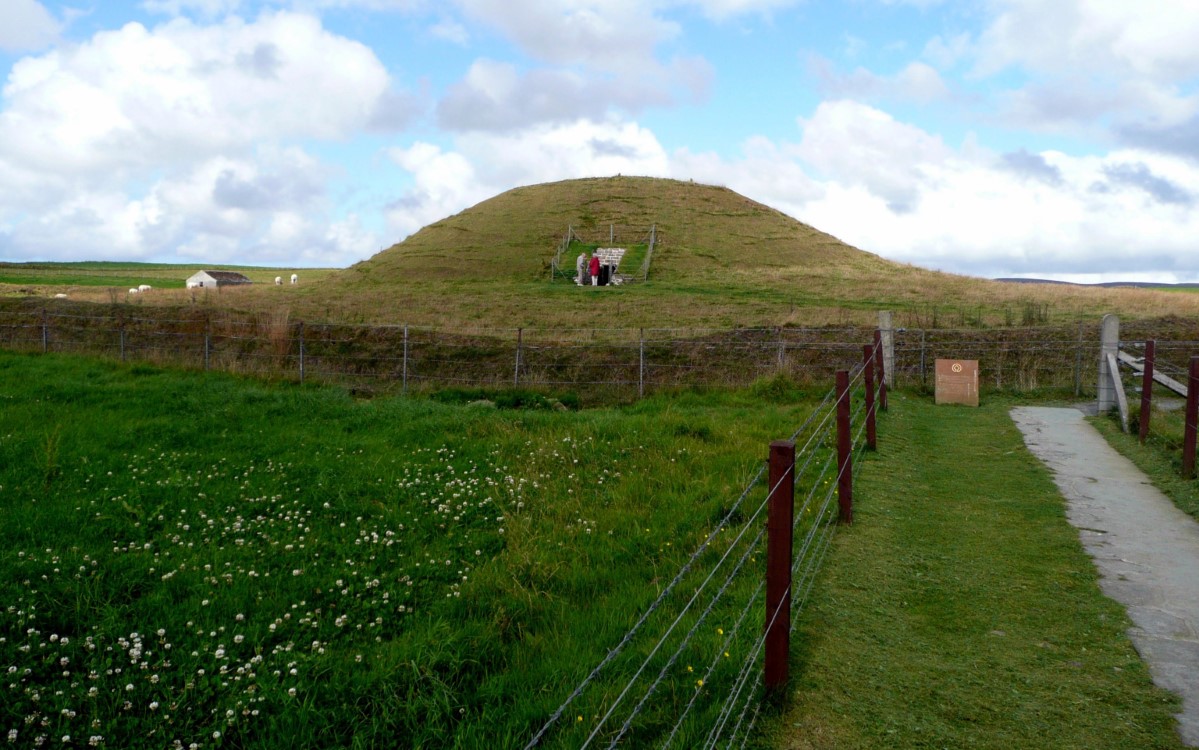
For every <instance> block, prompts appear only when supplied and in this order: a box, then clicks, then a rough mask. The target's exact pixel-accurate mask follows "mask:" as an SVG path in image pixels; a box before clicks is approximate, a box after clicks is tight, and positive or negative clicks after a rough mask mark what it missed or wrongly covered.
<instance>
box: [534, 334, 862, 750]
mask: <svg viewBox="0 0 1199 750" xmlns="http://www.w3.org/2000/svg"><path fill="white" fill-rule="evenodd" d="M859 350H861V345H859ZM868 351H869V352H870V356H869V357H868V358H866V359H865V360H864V361H863V362H862V363H860V364H858V365H856V366H855V367H854V368H852V369H851V370H848V371H842V372H841V373H840V375H839V377H841V378H844V382H845V383H846V385H845V386H844V389H843V390H839V389H833V390H830V391H829V392H828V393H827V394H826V395H825V397H824V399H823V401H822V402H821V403H820V404H819V405H818V406H817V407H816V408H815V409H814V410H813V411H812V412H811V414H810V415H809V416H808V418H807V419H806V420H805V422H804V423H803V424H802V425H800V426H799V427H798V428H797V429H796V430H795V432H794V433H793V434H792V435H791V437H790V439H789V440H788V441H783V442H784V443H785V444H786V445H787V446H790V449H791V450H792V451H793V452H792V454H791V458H790V459H789V462H788V463H786V464H785V465H781V467H775V466H772V467H771V471H770V472H769V477H768V472H767V468H768V466H767V464H765V463H763V464H762V465H761V466H760V467H759V468H758V469H757V470H756V472H755V473H754V474H753V476H752V478H750V479H749V481H748V483H747V484H746V486H745V487H744V489H743V490H742V491H741V492H740V494H739V495H738V496H737V497H736V498H735V499H732V501H731V502H730V503H729V504H728V508H727V510H726V511H725V513H724V514H723V515H722V516H721V518H720V519H719V521H718V522H717V523H716V525H715V527H714V528H713V529H712V530H711V531H710V532H708V533H707V534H706V535H705V536H704V537H703V539H702V540H700V542H699V543H698V545H697V546H696V547H695V549H694V550H693V551H692V552H691V553H690V555H689V556H688V557H687V558H686V559H685V561H684V562H683V564H682V565H681V567H680V568H679V569H678V572H677V573H676V574H675V575H674V577H673V578H672V579H671V581H670V582H669V583H668V584H667V585H666V586H664V587H663V588H662V589H661V591H660V592H659V593H658V595H657V597H656V598H655V599H654V600H653V601H652V602H651V603H650V604H649V605H648V606H647V607H646V608H645V610H644V611H643V612H641V614H640V615H639V616H638V617H637V619H636V621H635V622H634V623H633V625H632V626H631V627H630V628H629V630H628V631H627V632H626V633H624V635H623V636H621V637H620V638H619V639H616V642H615V645H614V646H612V647H611V648H610V649H609V650H608V651H607V653H606V655H605V656H604V657H603V658H602V659H601V660H600V661H599V662H598V663H597V664H596V665H595V666H594V667H592V668H591V669H589V670H587V671H586V673H585V676H582V677H581V679H579V680H578V682H577V683H575V684H573V687H571V685H570V684H566V685H563V686H562V687H561V693H560V695H561V696H562V697H561V698H560V702H558V703H557V706H556V708H554V709H553V710H552V711H550V710H548V705H551V704H547V711H546V714H547V718H545V720H544V721H543V723H541V725H540V726H539V727H537V728H536V730H535V731H533V732H532V733H531V735H530V738H529V739H528V741H527V743H526V744H525V745H524V748H525V750H533V749H534V748H539V747H556V748H557V747H570V748H588V747H593V746H594V747H601V746H603V747H606V748H609V750H611V749H613V748H617V747H659V748H671V747H674V748H715V747H717V746H724V747H730V748H731V747H745V746H746V745H747V743H749V741H750V739H751V737H753V736H754V731H755V728H756V726H757V724H758V721H759V720H760V718H761V716H762V715H763V713H762V711H763V707H764V706H766V705H768V700H767V697H768V696H767V694H768V692H769V691H768V688H767V686H766V682H765V680H764V674H765V670H766V662H767V661H768V660H769V659H770V658H771V657H770V655H769V654H768V653H766V651H767V640H768V638H770V637H771V631H772V628H773V627H774V626H775V625H776V624H777V623H779V622H785V623H787V625H786V629H787V631H788V635H789V633H790V632H791V631H793V630H794V629H795V627H796V624H797V622H798V619H799V618H798V615H799V613H800V612H801V611H802V609H803V607H804V605H805V604H806V602H807V600H808V595H809V593H810V592H811V590H812V587H813V584H814V582H815V581H816V578H817V576H818V573H819V571H820V568H821V565H822V564H823V562H824V560H825V558H826V555H827V552H828V549H829V547H830V544H831V541H832V538H833V534H834V533H835V529H836V527H837V525H838V523H839V521H843V520H845V519H846V515H845V509H844V507H840V506H841V502H844V501H845V500H846V499H847V498H845V497H843V495H844V494H845V493H846V490H845V489H844V487H845V484H844V480H845V479H846V478H847V475H852V473H853V472H854V471H855V469H854V467H860V465H861V464H860V461H859V460H857V459H860V457H861V455H862V453H863V452H864V451H866V450H867V448H868V444H869V440H870V438H868V439H864V437H865V436H866V435H867V434H870V435H871V436H872V435H873V427H872V424H873V419H874V412H875V411H876V409H877V408H878V407H877V404H878V400H877V397H878V396H879V395H880V394H882V393H883V392H884V390H883V386H882V380H881V378H880V379H879V380H878V381H877V382H878V386H877V387H876V386H875V380H874V379H873V377H871V376H872V375H873V370H872V368H874V367H875V366H876V363H877V364H878V366H879V368H880V370H881V358H880V357H879V356H877V354H878V349H877V345H875V346H871V347H869V349H868ZM880 374H881V373H880ZM851 405H852V407H853V408H852V409H851ZM840 415H844V417H845V420H844V424H839V422H841V419H840ZM850 425H852V426H854V427H855V428H856V431H855V432H852V434H851V433H850V432H849V426H850ZM868 425H871V427H870V429H868ZM841 430H844V431H843V432H839V431H841ZM840 440H845V441H846V442H847V443H848V445H849V446H850V448H849V450H850V452H851V454H852V456H845V455H839V450H838V445H837V443H838V442H839V441H840ZM772 449H773V446H772ZM772 463H773V458H772ZM780 492H782V493H784V494H783V495H782V497H783V502H785V503H786V504H787V506H788V508H789V510H793V513H792V514H791V515H790V516H788V517H787V518H788V520H789V523H788V524H787V525H788V526H789V528H788V529H787V532H788V538H787V543H786V549H787V550H788V551H789V552H790V555H789V558H785V559H784V565H785V567H786V568H787V569H788V572H789V576H790V577H789V581H790V585H789V586H788V592H789V593H788V596H787V597H786V598H782V599H779V601H778V603H777V604H776V605H774V606H773V607H772V606H770V605H769V604H768V597H769V596H771V593H770V591H769V589H770V587H769V586H768V585H767V576H768V565H769V563H768V560H767V558H768V557H769V556H771V554H770V553H771V550H770V549H769V548H768V546H772V545H774V544H775V543H776V542H775V539H774V534H775V532H774V531H773V528H772V529H771V532H770V534H769V536H770V537H771V538H770V542H769V545H767V544H766V541H767V536H768V533H767V532H768V524H767V523H766V517H767V515H770V516H772V518H774V517H775V516H774V514H775V511H774V510H773V509H772V508H773V504H774V503H776V502H778V500H777V498H778V497H780V495H779V494H778V493H780ZM771 523H772V524H773V523H775V521H773V520H772V521H771ZM792 540H794V544H793V545H792ZM762 624H764V625H765V627H762ZM776 658H777V657H776ZM782 658H783V659H784V660H786V659H787V655H786V654H785V653H784V655H783V657H782ZM697 666H698V668H697ZM548 693H552V691H547V695H548Z"/></svg>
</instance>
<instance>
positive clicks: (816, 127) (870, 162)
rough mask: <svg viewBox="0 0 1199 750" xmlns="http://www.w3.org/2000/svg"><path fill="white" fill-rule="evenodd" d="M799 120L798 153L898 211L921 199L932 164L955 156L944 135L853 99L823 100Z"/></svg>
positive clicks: (821, 170) (825, 172)
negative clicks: (901, 120) (944, 139)
mask: <svg viewBox="0 0 1199 750" xmlns="http://www.w3.org/2000/svg"><path fill="white" fill-rule="evenodd" d="M800 125H801V126H802V127H803V131H804V135H803V139H802V141H801V142H800V144H799V147H798V149H797V156H798V157H799V158H801V159H803V161H804V162H805V163H806V164H808V165H810V166H811V167H814V168H815V169H816V170H817V173H818V174H820V175H821V176H823V177H825V178H827V179H831V180H834V181H837V182H841V183H846V184H852V185H860V186H862V187H865V188H866V189H867V190H869V191H870V192H871V193H873V194H874V195H876V196H878V197H880V198H882V199H884V200H885V201H886V203H887V205H888V206H890V207H891V209H892V210H894V211H897V212H906V211H911V210H914V209H915V207H916V205H917V204H918V203H919V201H920V199H921V195H922V190H921V188H922V187H923V186H924V185H925V184H926V183H927V181H928V180H929V179H930V178H931V175H930V174H929V173H928V171H927V170H928V165H931V164H940V163H942V162H945V161H946V160H948V159H950V158H951V156H952V152H951V151H950V149H949V148H948V147H946V146H945V144H944V143H942V142H941V139H940V138H938V137H936V136H933V135H930V134H928V133H926V132H924V131H923V130H920V129H919V128H916V127H914V126H912V125H906V124H904V123H900V122H897V121H896V120H895V119H894V118H892V117H891V116H890V115H888V114H887V113H886V112H883V111H882V110H879V109H875V108H873V107H869V106H866V105H864V104H860V103H858V102H854V101H850V100H840V101H833V102H823V103H822V104H820V106H818V107H817V108H816V111H815V112H814V113H813V114H812V116H811V117H810V118H806V119H802V120H800Z"/></svg>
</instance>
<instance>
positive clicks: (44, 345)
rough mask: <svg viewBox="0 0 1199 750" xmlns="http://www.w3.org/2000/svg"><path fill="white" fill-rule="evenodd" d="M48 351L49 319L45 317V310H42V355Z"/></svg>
mask: <svg viewBox="0 0 1199 750" xmlns="http://www.w3.org/2000/svg"><path fill="white" fill-rule="evenodd" d="M48 351H50V318H49V317H48V316H47V315H46V308H44V307H43V308H42V354H45V353H46V352H48Z"/></svg>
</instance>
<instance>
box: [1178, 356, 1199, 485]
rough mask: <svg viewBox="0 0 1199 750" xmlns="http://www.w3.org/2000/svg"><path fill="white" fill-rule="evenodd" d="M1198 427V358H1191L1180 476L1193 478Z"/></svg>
mask: <svg viewBox="0 0 1199 750" xmlns="http://www.w3.org/2000/svg"><path fill="white" fill-rule="evenodd" d="M1197 425H1199V357H1191V371H1190V373H1189V377H1188V378H1187V413H1186V425H1185V426H1184V427H1183V431H1182V476H1183V478H1185V479H1194V478H1195V433H1196V427H1197Z"/></svg>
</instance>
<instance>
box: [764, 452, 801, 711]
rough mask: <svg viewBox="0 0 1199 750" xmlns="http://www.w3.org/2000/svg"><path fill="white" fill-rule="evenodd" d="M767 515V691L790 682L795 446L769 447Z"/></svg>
mask: <svg viewBox="0 0 1199 750" xmlns="http://www.w3.org/2000/svg"><path fill="white" fill-rule="evenodd" d="M768 502H769V505H768V507H767V516H766V535H767V536H766V627H765V630H766V643H765V661H766V663H765V683H766V689H767V690H777V689H779V688H782V687H783V686H784V685H785V684H786V682H787V667H788V662H789V661H790V654H791V554H792V545H791V542H792V537H791V526H792V522H793V518H794V515H795V443H793V442H791V441H789V440H776V441H775V442H773V443H771V444H770V497H769V499H768Z"/></svg>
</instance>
